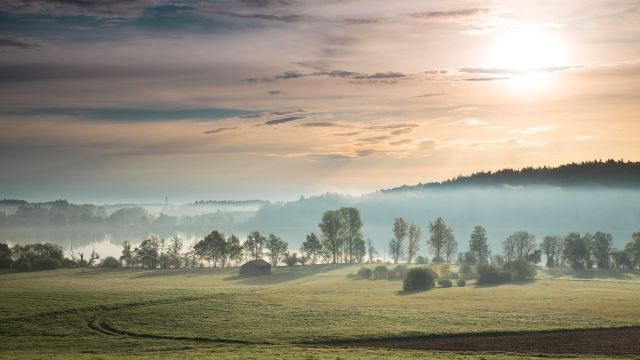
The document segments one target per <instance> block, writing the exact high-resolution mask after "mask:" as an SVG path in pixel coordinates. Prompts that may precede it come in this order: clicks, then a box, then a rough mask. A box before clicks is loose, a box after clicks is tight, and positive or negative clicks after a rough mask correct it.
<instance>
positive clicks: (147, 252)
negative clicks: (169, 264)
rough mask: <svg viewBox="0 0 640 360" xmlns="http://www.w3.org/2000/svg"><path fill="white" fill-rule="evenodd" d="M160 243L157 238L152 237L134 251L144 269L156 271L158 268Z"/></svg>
mask: <svg viewBox="0 0 640 360" xmlns="http://www.w3.org/2000/svg"><path fill="white" fill-rule="evenodd" d="M159 248H160V241H159V240H158V238H157V237H155V236H150V237H148V238H146V239H144V240H143V241H142V242H141V243H140V247H138V248H136V249H135V250H134V253H135V256H136V258H138V260H139V262H140V263H141V264H142V267H147V268H150V269H155V268H156V267H157V266H158V251H159Z"/></svg>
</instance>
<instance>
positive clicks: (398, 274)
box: [387, 265, 409, 280]
mask: <svg viewBox="0 0 640 360" xmlns="http://www.w3.org/2000/svg"><path fill="white" fill-rule="evenodd" d="M408 272H409V268H408V267H407V266H406V265H398V266H396V267H394V268H393V269H391V270H389V273H388V274H387V279H389V280H403V279H404V278H405V277H407V273H408Z"/></svg>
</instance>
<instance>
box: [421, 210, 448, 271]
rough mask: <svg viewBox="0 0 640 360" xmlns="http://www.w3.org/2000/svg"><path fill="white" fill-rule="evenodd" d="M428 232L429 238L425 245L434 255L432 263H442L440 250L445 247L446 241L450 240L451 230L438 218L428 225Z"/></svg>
mask: <svg viewBox="0 0 640 360" xmlns="http://www.w3.org/2000/svg"><path fill="white" fill-rule="evenodd" d="M429 232H430V233H431V236H430V237H429V239H428V240H427V244H428V245H429V246H430V247H431V249H432V251H433V252H434V253H435V257H434V262H436V263H437V262H442V260H443V259H442V256H441V253H442V250H443V249H444V248H445V246H446V245H447V241H449V239H451V237H452V233H453V230H452V229H451V228H450V227H448V226H447V224H445V222H444V220H443V219H442V218H441V217H439V218H437V219H436V220H435V221H434V222H431V223H429Z"/></svg>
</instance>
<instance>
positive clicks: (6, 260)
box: [0, 243, 13, 269]
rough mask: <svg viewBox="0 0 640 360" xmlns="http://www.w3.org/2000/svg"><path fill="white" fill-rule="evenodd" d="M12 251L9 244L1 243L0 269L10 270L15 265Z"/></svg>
mask: <svg viewBox="0 0 640 360" xmlns="http://www.w3.org/2000/svg"><path fill="white" fill-rule="evenodd" d="M12 255H13V253H12V251H11V248H10V247H9V245H8V244H5V243H0V269H10V268H11V265H13V260H12V258H11V257H12Z"/></svg>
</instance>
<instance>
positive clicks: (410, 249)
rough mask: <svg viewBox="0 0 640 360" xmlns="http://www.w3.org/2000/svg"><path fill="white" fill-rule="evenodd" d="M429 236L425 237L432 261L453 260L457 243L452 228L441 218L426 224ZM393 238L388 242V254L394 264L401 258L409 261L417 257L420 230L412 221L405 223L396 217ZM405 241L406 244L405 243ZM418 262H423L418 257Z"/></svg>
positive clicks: (448, 261)
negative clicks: (431, 254) (432, 255)
mask: <svg viewBox="0 0 640 360" xmlns="http://www.w3.org/2000/svg"><path fill="white" fill-rule="evenodd" d="M428 228H429V235H430V236H429V237H428V238H427V239H426V241H427V246H428V247H429V248H430V249H431V251H432V253H433V254H434V257H433V259H432V261H433V262H435V263H439V262H447V263H450V262H452V261H453V260H454V258H453V257H454V255H455V253H456V251H457V249H458V243H457V241H456V239H455V238H454V236H453V229H452V228H451V227H450V226H447V224H446V223H445V222H444V220H443V219H442V218H440V217H439V218H437V219H436V220H435V221H433V222H430V223H429V224H428ZM393 235H394V237H393V239H391V241H390V242H389V254H390V255H391V258H392V259H393V262H394V264H397V263H398V262H399V261H400V260H401V259H405V260H406V261H407V262H409V263H411V262H412V261H413V260H414V259H417V257H416V254H417V253H418V251H419V250H420V241H421V238H422V230H420V227H419V226H418V225H416V224H413V223H407V222H406V221H405V220H404V219H403V218H401V217H399V218H396V219H395V221H394V223H393ZM405 243H406V244H405ZM419 262H424V261H423V260H422V259H420V261H419Z"/></svg>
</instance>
